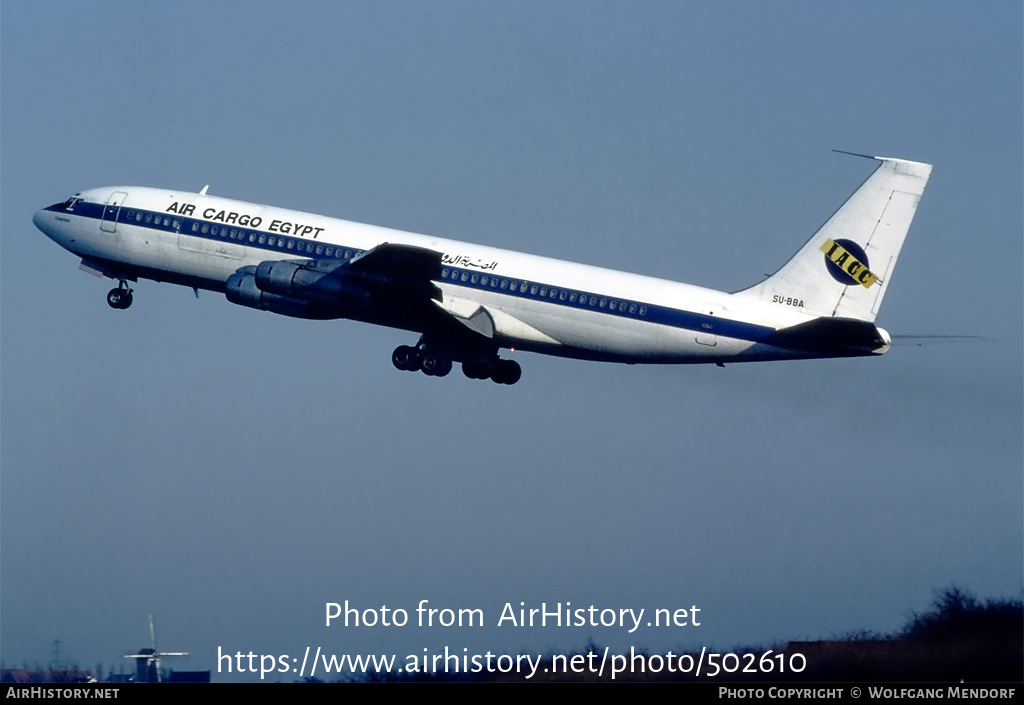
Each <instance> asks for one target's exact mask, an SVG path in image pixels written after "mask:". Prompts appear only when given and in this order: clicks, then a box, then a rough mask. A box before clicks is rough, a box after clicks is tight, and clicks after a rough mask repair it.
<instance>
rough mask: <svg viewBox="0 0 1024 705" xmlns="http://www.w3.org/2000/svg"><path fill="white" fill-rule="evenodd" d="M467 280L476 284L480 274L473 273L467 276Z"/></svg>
mask: <svg viewBox="0 0 1024 705" xmlns="http://www.w3.org/2000/svg"><path fill="white" fill-rule="evenodd" d="M469 280H470V281H471V282H473V283H474V284H476V283H477V282H478V281H480V275H479V274H474V275H473V276H472V277H470V278H469Z"/></svg>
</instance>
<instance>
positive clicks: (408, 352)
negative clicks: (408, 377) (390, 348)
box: [391, 345, 420, 372]
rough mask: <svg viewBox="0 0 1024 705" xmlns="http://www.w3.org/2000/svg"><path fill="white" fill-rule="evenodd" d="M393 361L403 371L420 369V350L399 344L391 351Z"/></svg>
mask: <svg viewBox="0 0 1024 705" xmlns="http://www.w3.org/2000/svg"><path fill="white" fill-rule="evenodd" d="M391 363H392V364H393V365H394V366H395V367H397V368H398V369H400V370H402V371H403V372H415V371H416V370H418V369H420V351H419V350H417V349H416V348H413V347H410V346H408V345H399V346H398V347H397V348H395V351H394V352H393V353H391Z"/></svg>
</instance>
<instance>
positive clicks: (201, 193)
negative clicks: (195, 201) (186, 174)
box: [199, 184, 210, 196]
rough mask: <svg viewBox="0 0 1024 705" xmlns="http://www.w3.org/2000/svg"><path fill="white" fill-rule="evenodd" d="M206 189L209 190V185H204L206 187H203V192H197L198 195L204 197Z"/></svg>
mask: <svg viewBox="0 0 1024 705" xmlns="http://www.w3.org/2000/svg"><path fill="white" fill-rule="evenodd" d="M208 188H210V184H206V186H203V190H202V191H200V192H199V195H200V196H205V195H206V189H208Z"/></svg>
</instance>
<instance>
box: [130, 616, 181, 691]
mask: <svg viewBox="0 0 1024 705" xmlns="http://www.w3.org/2000/svg"><path fill="white" fill-rule="evenodd" d="M149 641H150V643H151V644H153V648H151V649H139V652H138V653H136V654H125V655H124V657H125V658H133V659H135V682H136V683H160V682H161V681H162V680H163V676H162V675H161V673H160V659H161V658H163V657H165V656H188V652H187V651H159V650H157V648H156V624H155V622H154V621H153V615H149Z"/></svg>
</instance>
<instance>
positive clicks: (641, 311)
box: [640, 306, 647, 316]
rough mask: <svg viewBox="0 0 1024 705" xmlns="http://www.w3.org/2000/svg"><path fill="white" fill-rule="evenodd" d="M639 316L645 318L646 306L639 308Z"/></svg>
mask: <svg viewBox="0 0 1024 705" xmlns="http://www.w3.org/2000/svg"><path fill="white" fill-rule="evenodd" d="M640 315H641V316H646V315H647V307H646V306H641V307H640Z"/></svg>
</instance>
